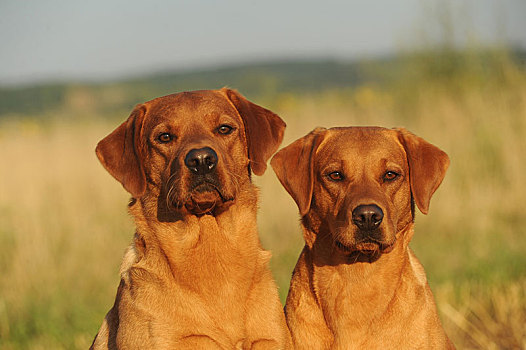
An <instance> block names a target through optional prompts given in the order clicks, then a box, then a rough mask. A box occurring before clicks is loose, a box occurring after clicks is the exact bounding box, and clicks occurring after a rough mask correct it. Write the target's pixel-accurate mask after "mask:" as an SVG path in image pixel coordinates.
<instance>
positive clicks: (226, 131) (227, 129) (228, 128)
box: [217, 124, 234, 135]
mask: <svg viewBox="0 0 526 350" xmlns="http://www.w3.org/2000/svg"><path fill="white" fill-rule="evenodd" d="M232 131H234V128H233V127H231V126H230V125H226V124H223V125H220V126H219V128H217V132H218V133H220V134H222V135H228V134H230V133H232Z"/></svg>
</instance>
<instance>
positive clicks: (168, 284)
mask: <svg viewBox="0 0 526 350" xmlns="http://www.w3.org/2000/svg"><path fill="white" fill-rule="evenodd" d="M284 129H285V123H284V122H283V121H282V120H281V119H280V118H279V117H278V116H277V115H275V114H274V113H272V112H270V111H268V110H266V109H264V108H262V107H260V106H257V105H255V104H253V103H251V102H249V101H248V100H246V99H245V98H244V97H243V96H241V95H240V94H239V93H237V92H236V91H233V90H230V89H221V90H217V91H194V92H183V93H180V94H175V95H169V96H165V97H161V98H157V99H154V100H152V101H149V102H146V103H144V104H141V105H139V106H137V107H136V108H135V109H134V111H133V112H132V113H131V115H130V117H129V118H128V120H127V121H125V122H124V123H123V124H122V125H121V126H119V127H118V128H117V129H116V130H115V131H114V132H113V133H111V134H110V135H108V136H107V137H106V138H104V139H103V140H102V141H101V142H100V143H99V144H98V146H97V150H96V152H97V156H98V157H99V159H100V161H101V162H102V164H103V165H104V167H105V168H106V169H107V170H108V171H109V172H110V174H111V175H113V176H114V177H115V178H116V179H117V180H119V181H120V182H121V183H122V185H123V186H124V188H125V189H126V190H127V191H128V192H130V193H131V195H132V201H131V203H130V208H129V211H130V213H131V215H132V216H133V218H134V220H135V224H136V228H137V229H136V233H135V237H134V240H133V243H132V244H131V246H130V247H129V248H128V250H127V251H126V253H125V256H124V259H123V263H122V267H121V271H120V275H121V281H120V285H119V288H118V291H117V296H116V300H115V304H114V306H113V308H112V309H111V310H110V311H109V312H108V314H107V315H106V318H105V319H104V321H103V324H102V326H101V328H100V330H99V332H98V334H97V336H96V338H95V340H94V342H93V345H92V347H91V348H92V349H156V350H160V349H285V348H289V346H288V342H290V335H289V333H288V330H287V327H286V323H285V318H284V314H283V310H282V307H281V303H280V301H279V298H278V293H277V287H276V284H275V282H274V280H273V278H272V276H271V273H270V270H269V268H268V262H269V259H270V253H269V252H267V251H265V250H263V249H262V248H261V245H260V241H259V237H258V234H257V226H256V212H257V197H258V193H257V189H256V188H255V186H254V185H253V184H252V182H251V179H250V176H251V175H250V173H251V172H253V173H255V174H256V175H261V174H263V172H264V171H265V168H266V162H267V160H268V158H269V157H270V156H271V155H272V154H273V153H274V152H275V151H276V149H277V147H278V146H279V144H280V143H281V140H282V137H283V132H284ZM195 150H197V151H198V153H199V152H201V153H202V152H208V153H206V154H205V153H203V154H205V155H206V158H202V154H201V153H199V154H198V155H197V156H195V157H194V158H192V157H193V155H194V153H192V152H193V151H195ZM210 150H212V151H210ZM210 152H211V153H210ZM210 154H213V155H214V156H213V157H211V156H210ZM189 157H190V158H189ZM199 157H201V158H199ZM203 157H204V156H203ZM203 159H205V161H206V162H208V163H206V162H205V163H203V162H204V161H203ZM192 162H193V163H192ZM199 162H201V163H199ZM198 166H203V168H198ZM206 169H208V170H206ZM201 170H202V171H201Z"/></svg>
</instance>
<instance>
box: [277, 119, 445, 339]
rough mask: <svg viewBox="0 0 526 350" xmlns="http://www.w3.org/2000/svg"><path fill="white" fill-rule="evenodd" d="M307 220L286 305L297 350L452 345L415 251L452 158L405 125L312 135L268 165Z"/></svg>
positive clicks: (300, 140) (340, 130) (303, 224)
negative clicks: (420, 222) (419, 219)
mask: <svg viewBox="0 0 526 350" xmlns="http://www.w3.org/2000/svg"><path fill="white" fill-rule="evenodd" d="M271 164H272V167H273V168H274V171H275V172H276V174H277V176H278V178H279V180H280V181H281V183H282V184H283V186H284V187H285V189H286V190H287V191H288V192H289V193H290V195H291V196H292V197H293V198H294V200H295V201H296V203H297V205H298V207H299V210H300V214H301V216H302V226H303V234H304V238H305V243H306V244H305V247H304V249H303V251H302V253H301V255H300V258H299V261H298V263H297V265H296V268H295V269H294V274H293V277H292V281H291V284H290V291H289V295H288V297H287V303H286V318H287V323H288V326H289V328H290V331H291V333H292V338H293V343H294V347H295V349H446V348H453V345H452V343H451V342H450V341H449V339H448V338H447V336H446V334H445V333H444V330H443V329H442V326H441V324H440V320H439V318H438V315H437V310H436V306H435V303H434V300H433V295H432V293H431V290H430V288H429V285H428V283H427V280H426V276H425V273H424V269H423V267H422V265H421V264H420V262H419V261H418V259H417V258H416V257H415V255H414V254H413V252H412V251H411V249H410V248H409V246H408V245H409V241H410V240H411V237H412V236H413V219H414V205H413V199H414V201H415V202H416V205H417V206H418V208H419V209H420V211H422V212H423V213H424V214H427V212H428V208H429V201H430V199H431V196H432V194H433V193H434V192H435V190H436V189H437V187H438V186H439V185H440V183H441V182H442V179H443V177H444V175H445V173H446V169H447V167H448V165H449V158H448V156H447V155H446V154H445V153H444V152H442V151H441V150H440V149H438V148H437V147H435V146H433V145H431V144H429V143H428V142H426V141H424V140H423V139H421V138H419V137H417V136H415V135H413V134H411V133H409V132H407V131H406V130H403V129H398V130H389V129H384V128H374V127H368V128H362V127H355V128H333V129H328V130H327V129H316V130H314V131H313V132H311V133H310V134H308V135H307V136H305V137H303V138H301V139H299V140H297V141H295V142H294V143H292V144H291V145H289V146H287V147H285V148H284V149H282V150H281V151H279V152H278V153H277V154H276V155H275V156H274V158H273V159H272V161H271Z"/></svg>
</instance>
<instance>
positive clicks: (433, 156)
mask: <svg viewBox="0 0 526 350" xmlns="http://www.w3.org/2000/svg"><path fill="white" fill-rule="evenodd" d="M396 130H397V131H398V133H399V138H400V141H401V142H402V144H403V145H404V148H405V151H406V153H407V161H408V163H409V179H410V183H411V192H412V193H413V197H414V199H415V202H416V205H417V206H418V209H420V211H421V212H422V213H424V214H427V213H428V210H429V202H430V200H431V196H432V195H433V193H435V191H436V189H437V188H438V186H440V183H441V182H442V180H443V179H444V176H445V175H446V170H447V168H448V166H449V157H448V155H447V154H446V153H445V152H444V151H442V150H441V149H439V148H438V147H436V146H434V145H432V144H430V143H429V142H427V141H426V140H424V139H423V138H421V137H418V136H416V135H414V134H412V133H410V132H409V131H407V130H406V129H403V128H400V129H396Z"/></svg>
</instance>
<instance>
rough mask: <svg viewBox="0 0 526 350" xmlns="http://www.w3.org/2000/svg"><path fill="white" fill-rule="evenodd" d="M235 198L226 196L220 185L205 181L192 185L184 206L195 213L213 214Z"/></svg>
mask: <svg viewBox="0 0 526 350" xmlns="http://www.w3.org/2000/svg"><path fill="white" fill-rule="evenodd" d="M233 200H234V198H230V197H226V196H224V194H223V192H222V191H221V189H220V187H219V186H218V185H217V184H215V183H212V182H208V181H203V182H201V183H198V184H196V185H194V186H193V187H192V189H191V190H190V191H189V195H188V197H187V199H186V200H185V201H184V207H185V208H186V210H188V212H190V213H191V214H194V215H198V216H199V215H205V214H213V213H214V211H215V210H216V209H217V208H219V207H220V206H222V205H223V204H224V203H227V202H231V201H233Z"/></svg>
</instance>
